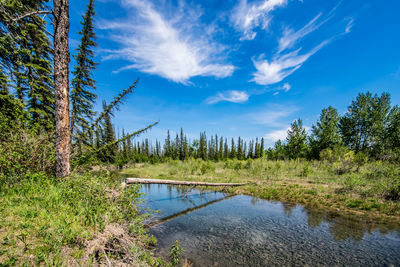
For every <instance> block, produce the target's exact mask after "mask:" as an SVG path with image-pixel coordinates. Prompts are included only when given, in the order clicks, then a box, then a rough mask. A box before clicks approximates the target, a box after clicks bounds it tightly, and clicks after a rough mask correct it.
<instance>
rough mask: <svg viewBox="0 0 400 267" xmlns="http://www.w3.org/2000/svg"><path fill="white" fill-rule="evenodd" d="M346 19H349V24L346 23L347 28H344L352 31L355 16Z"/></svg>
mask: <svg viewBox="0 0 400 267" xmlns="http://www.w3.org/2000/svg"><path fill="white" fill-rule="evenodd" d="M345 20H348V22H347V25H346V29H345V30H344V32H345V33H350V32H351V29H352V28H353V25H354V18H351V17H349V18H345Z"/></svg>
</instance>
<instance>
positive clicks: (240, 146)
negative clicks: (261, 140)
mask: <svg viewBox="0 0 400 267" xmlns="http://www.w3.org/2000/svg"><path fill="white" fill-rule="evenodd" d="M237 158H238V159H239V160H241V159H243V140H242V139H241V138H240V136H239V137H238V145H237Z"/></svg>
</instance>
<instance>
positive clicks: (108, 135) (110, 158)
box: [103, 101, 118, 163]
mask: <svg viewBox="0 0 400 267" xmlns="http://www.w3.org/2000/svg"><path fill="white" fill-rule="evenodd" d="M106 107H107V104H106V101H103V109H105V108H106ZM103 127H104V133H103V145H109V146H108V147H107V148H105V149H104V153H103V160H104V161H106V162H109V163H114V162H115V159H116V155H117V149H118V148H117V146H116V145H110V144H112V143H114V142H115V140H116V139H115V132H114V127H113V125H112V123H111V115H110V113H107V114H106V115H105V116H104V124H103Z"/></svg>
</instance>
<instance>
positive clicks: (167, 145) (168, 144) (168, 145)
mask: <svg viewBox="0 0 400 267" xmlns="http://www.w3.org/2000/svg"><path fill="white" fill-rule="evenodd" d="M165 156H167V157H171V156H172V155H171V135H170V133H169V130H168V132H167V139H166V140H165Z"/></svg>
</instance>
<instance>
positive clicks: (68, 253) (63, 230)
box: [0, 172, 165, 266]
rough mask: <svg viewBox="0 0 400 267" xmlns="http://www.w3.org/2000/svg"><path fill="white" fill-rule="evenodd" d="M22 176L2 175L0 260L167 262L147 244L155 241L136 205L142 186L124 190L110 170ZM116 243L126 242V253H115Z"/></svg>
mask: <svg viewBox="0 0 400 267" xmlns="http://www.w3.org/2000/svg"><path fill="white" fill-rule="evenodd" d="M18 180H19V182H18V183H9V182H8V181H10V180H9V179H8V178H7V177H4V176H1V175H0V185H1V191H0V242H1V246H0V247H1V249H0V266H9V265H11V266H22V265H28V266H36V265H55V266H62V265H63V266H70V265H74V266H76V265H84V266H85V265H89V264H94V263H96V262H97V263H105V260H106V257H107V258H108V260H110V261H111V262H113V263H118V261H126V260H128V262H129V263H130V264H132V265H133V266H147V265H152V266H153V265H162V264H165V262H164V263H163V261H162V260H160V259H156V258H155V257H153V256H152V253H151V252H150V251H149V250H148V249H146V246H148V245H149V244H151V243H154V242H155V241H154V239H153V238H151V237H150V236H148V234H146V231H145V230H144V228H143V225H142V224H141V221H142V220H141V217H140V216H139V209H138V208H137V206H136V205H132V202H133V203H137V202H138V197H139V193H138V190H139V189H138V187H137V186H131V187H129V188H128V189H127V190H122V189H121V187H120V179H119V178H118V177H117V176H116V175H112V174H110V173H109V172H103V173H97V174H93V173H86V174H75V175H72V176H71V177H69V178H68V179H64V180H60V181H56V180H55V179H54V178H52V177H47V176H46V175H44V174H29V175H26V177H24V179H18ZM117 243H118V244H120V245H121V244H124V245H123V246H121V248H120V250H121V253H120V254H118V253H114V252H112V253H111V249H109V248H110V247H113V248H114V250H116V247H118V246H116V244H117ZM114 250H113V251H114ZM127 258H128V259H127Z"/></svg>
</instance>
